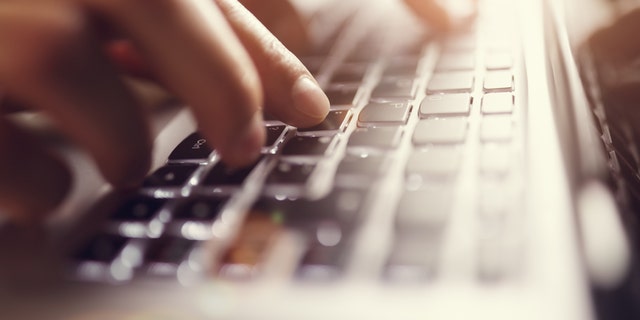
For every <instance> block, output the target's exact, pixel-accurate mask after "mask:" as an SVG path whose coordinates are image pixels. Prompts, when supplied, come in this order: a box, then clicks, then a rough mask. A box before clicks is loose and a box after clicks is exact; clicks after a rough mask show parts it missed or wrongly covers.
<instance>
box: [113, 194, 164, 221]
mask: <svg viewBox="0 0 640 320" xmlns="http://www.w3.org/2000/svg"><path fill="white" fill-rule="evenodd" d="M166 202H167V200H166V199H157V198H151V197H146V196H137V197H133V198H131V199H128V200H127V201H125V202H124V203H123V204H122V205H121V206H120V207H119V208H118V210H116V211H115V212H114V214H113V215H112V216H111V219H112V220H118V221H136V222H145V221H151V220H152V219H153V218H154V217H155V216H156V214H157V213H158V212H159V211H160V209H161V208H162V207H163V206H164V204H165V203H166Z"/></svg>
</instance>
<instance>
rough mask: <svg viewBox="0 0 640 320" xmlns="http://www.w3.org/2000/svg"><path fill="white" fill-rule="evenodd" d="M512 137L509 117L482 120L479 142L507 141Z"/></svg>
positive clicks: (495, 116) (501, 116)
mask: <svg viewBox="0 0 640 320" xmlns="http://www.w3.org/2000/svg"><path fill="white" fill-rule="evenodd" d="M512 136H513V119H512V118H511V115H493V116H485V117H483V118H482V123H481V124H480V140H481V141H483V142H500V141H509V140H511V138H512Z"/></svg>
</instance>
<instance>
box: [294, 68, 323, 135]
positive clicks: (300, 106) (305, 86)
mask: <svg viewBox="0 0 640 320" xmlns="http://www.w3.org/2000/svg"><path fill="white" fill-rule="evenodd" d="M291 99H292V101H293V106H294V108H295V109H296V110H297V111H298V113H299V114H300V115H301V117H299V120H298V121H296V122H298V123H299V124H302V125H314V124H317V123H319V122H321V121H322V120H323V119H324V118H325V117H326V116H327V114H328V113H329V98H327V95H326V94H325V93H324V92H323V91H322V89H320V87H319V86H318V84H317V83H316V82H315V81H313V80H312V79H311V78H310V77H309V76H306V75H303V76H301V77H299V78H298V79H297V80H296V82H295V83H294V85H293V87H292V89H291Z"/></svg>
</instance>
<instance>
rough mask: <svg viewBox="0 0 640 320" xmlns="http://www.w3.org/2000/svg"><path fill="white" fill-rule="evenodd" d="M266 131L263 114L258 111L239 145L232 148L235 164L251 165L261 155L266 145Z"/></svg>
mask: <svg viewBox="0 0 640 320" xmlns="http://www.w3.org/2000/svg"><path fill="white" fill-rule="evenodd" d="M264 139H265V129H264V124H263V121H262V112H261V111H257V112H256V113H255V114H254V115H253V117H252V118H251V120H250V122H249V123H248V124H247V126H246V127H245V129H244V131H243V133H241V134H240V135H239V138H238V140H237V144H235V145H233V146H232V153H233V158H234V160H235V161H234V162H235V163H236V164H238V165H243V164H249V163H251V161H254V160H255V159H257V158H258V156H259V155H260V150H261V149H262V146H263V145H264Z"/></svg>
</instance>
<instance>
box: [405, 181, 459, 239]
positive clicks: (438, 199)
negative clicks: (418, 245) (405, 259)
mask: <svg viewBox="0 0 640 320" xmlns="http://www.w3.org/2000/svg"><path fill="white" fill-rule="evenodd" d="M452 204H453V194H452V191H451V190H450V189H449V188H447V187H446V186H445V187H441V188H435V187H429V188H422V189H418V190H410V191H406V192H405V193H404V194H403V195H402V197H401V198H400V201H399V202H398V208H397V213H396V230H398V232H399V233H400V234H402V235H404V236H407V235H414V234H415V235H420V234H424V233H428V232H437V231H439V229H441V228H443V227H444V225H445V224H446V222H447V220H448V219H449V217H450V215H451V210H452Z"/></svg>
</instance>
